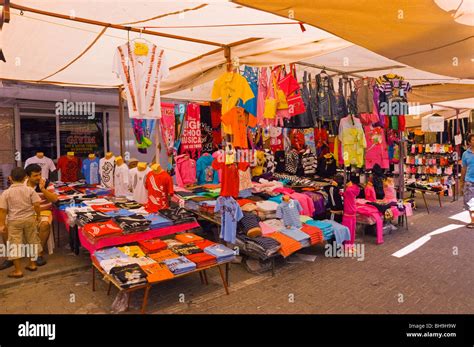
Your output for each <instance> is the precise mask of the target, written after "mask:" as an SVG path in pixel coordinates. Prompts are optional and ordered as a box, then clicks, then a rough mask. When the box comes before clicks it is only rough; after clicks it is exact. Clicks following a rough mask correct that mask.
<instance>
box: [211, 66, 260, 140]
mask: <svg viewBox="0 0 474 347" xmlns="http://www.w3.org/2000/svg"><path fill="white" fill-rule="evenodd" d="M254 97H255V95H254V94H253V92H252V89H251V88H250V85H249V83H248V82H247V80H246V79H245V77H243V76H241V75H240V74H239V73H233V72H225V73H224V74H222V75H221V76H220V77H219V78H218V79H216V80H215V81H214V86H213V88H212V94H211V98H212V99H219V98H220V99H221V100H222V114H226V113H227V112H229V111H230V110H231V109H232V108H233V107H235V106H236V105H237V103H238V102H239V99H242V101H243V102H244V103H245V102H247V101H248V100H250V99H252V98H254ZM223 128H224V132H225V133H226V134H232V130H231V129H229V128H230V127H227V126H226V125H225V124H223Z"/></svg>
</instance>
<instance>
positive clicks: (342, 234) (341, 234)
mask: <svg viewBox="0 0 474 347" xmlns="http://www.w3.org/2000/svg"><path fill="white" fill-rule="evenodd" d="M323 222H326V223H329V224H331V226H332V228H333V233H334V237H335V239H336V243H337V244H342V243H343V242H344V241H349V240H350V239H351V233H350V230H349V228H348V227H346V226H344V225H342V224H340V223H338V222H335V221H333V220H329V219H325V220H324V221H323ZM324 238H325V239H326V237H324ZM326 240H327V239H326Z"/></svg>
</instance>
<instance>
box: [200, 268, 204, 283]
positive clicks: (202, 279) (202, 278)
mask: <svg viewBox="0 0 474 347" xmlns="http://www.w3.org/2000/svg"><path fill="white" fill-rule="evenodd" d="M199 278H200V279H201V284H204V277H203V276H202V271H199Z"/></svg>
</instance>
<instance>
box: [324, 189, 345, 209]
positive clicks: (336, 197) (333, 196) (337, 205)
mask: <svg viewBox="0 0 474 347" xmlns="http://www.w3.org/2000/svg"><path fill="white" fill-rule="evenodd" d="M324 190H325V191H326V193H327V194H328V207H329V209H331V210H333V211H342V210H343V209H344V205H343V203H342V196H341V194H340V190H341V189H340V188H339V187H336V186H333V185H330V186H325V187H324Z"/></svg>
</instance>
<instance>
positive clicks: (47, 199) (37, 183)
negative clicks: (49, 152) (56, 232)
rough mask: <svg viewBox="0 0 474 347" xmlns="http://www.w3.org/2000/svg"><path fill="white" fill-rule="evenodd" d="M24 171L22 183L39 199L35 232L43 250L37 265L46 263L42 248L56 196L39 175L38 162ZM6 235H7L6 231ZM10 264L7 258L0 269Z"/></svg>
mask: <svg viewBox="0 0 474 347" xmlns="http://www.w3.org/2000/svg"><path fill="white" fill-rule="evenodd" d="M25 172H26V174H27V180H26V181H25V183H24V184H25V185H26V186H28V187H30V188H32V189H34V191H35V192H36V193H38V195H39V197H40V199H41V202H40V210H41V211H40V220H39V221H38V225H37V232H38V235H39V238H40V240H41V246H42V249H43V251H41V252H40V253H39V256H38V259H37V261H36V263H37V265H38V266H43V265H45V264H46V260H45V259H44V250H45V249H46V245H47V243H48V238H49V234H50V233H51V224H52V222H53V213H52V208H53V203H55V202H56V201H57V200H58V196H57V195H56V194H55V193H54V187H53V184H52V183H50V182H49V180H45V179H44V178H42V177H41V166H39V165H38V164H30V165H28V166H27V167H26V168H25ZM6 235H8V231H7V234H6ZM7 237H8V236H7ZM11 266H13V263H12V262H11V261H9V260H7V261H5V262H4V263H3V264H1V265H0V270H3V269H7V268H9V267H11Z"/></svg>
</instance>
